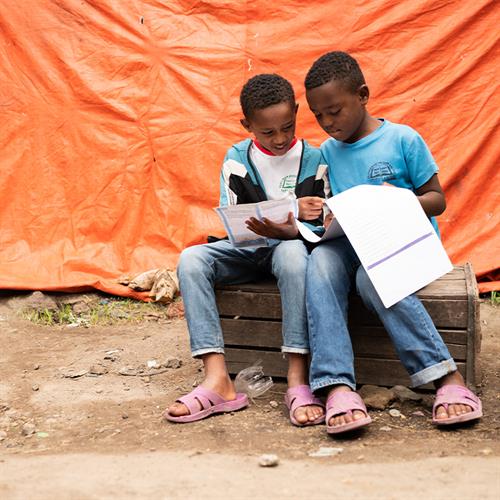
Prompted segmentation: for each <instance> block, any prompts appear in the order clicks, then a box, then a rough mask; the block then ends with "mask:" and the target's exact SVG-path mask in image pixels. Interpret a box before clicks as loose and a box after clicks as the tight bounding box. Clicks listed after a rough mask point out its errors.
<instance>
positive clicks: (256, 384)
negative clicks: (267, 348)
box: [234, 359, 273, 399]
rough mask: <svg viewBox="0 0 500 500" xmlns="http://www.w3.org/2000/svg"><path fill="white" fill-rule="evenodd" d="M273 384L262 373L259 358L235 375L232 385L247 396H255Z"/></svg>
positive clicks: (271, 380) (269, 378)
mask: <svg viewBox="0 0 500 500" xmlns="http://www.w3.org/2000/svg"><path fill="white" fill-rule="evenodd" d="M272 386H273V379H272V378H271V377H266V376H265V375H264V370H263V368H262V361H261V360H260V359H259V360H257V361H255V363H254V364H253V365H251V366H249V367H248V368H244V369H243V370H241V371H240V372H238V374H237V375H236V378H235V379H234V387H235V388H236V392H243V393H245V394H246V395H247V396H248V397H249V398H252V399H253V398H256V397H258V396H261V395H262V394H264V393H265V392H267V391H268V390H269V389H270V388H271V387H272Z"/></svg>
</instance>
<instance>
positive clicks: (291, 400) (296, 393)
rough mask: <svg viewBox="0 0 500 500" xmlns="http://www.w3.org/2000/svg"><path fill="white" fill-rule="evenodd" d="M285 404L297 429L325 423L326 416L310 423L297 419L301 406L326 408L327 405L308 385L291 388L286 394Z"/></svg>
mask: <svg viewBox="0 0 500 500" xmlns="http://www.w3.org/2000/svg"><path fill="white" fill-rule="evenodd" d="M285 404H286V406H287V408H288V410H289V411H290V422H292V424H293V425H296V426H297V427H306V426H308V425H317V424H322V423H323V422H324V421H325V415H324V414H323V415H321V416H320V417H318V418H316V419H315V420H311V421H310V422H305V423H301V422H299V421H298V420H297V419H296V418H295V415H294V414H295V410H296V409H297V408H300V407H301V406H312V405H315V406H321V407H322V408H325V405H324V404H323V403H322V402H321V401H320V400H319V399H318V398H317V397H316V396H314V394H313V393H312V392H311V388H310V387H309V386H308V385H298V386H296V387H290V389H288V390H287V391H286V394H285Z"/></svg>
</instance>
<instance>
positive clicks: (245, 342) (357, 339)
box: [216, 264, 481, 387]
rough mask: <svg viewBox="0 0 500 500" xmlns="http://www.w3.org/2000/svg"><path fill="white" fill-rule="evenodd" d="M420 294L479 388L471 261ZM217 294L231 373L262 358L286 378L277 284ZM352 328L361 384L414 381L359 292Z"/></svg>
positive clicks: (236, 287)
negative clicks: (281, 350)
mask: <svg viewBox="0 0 500 500" xmlns="http://www.w3.org/2000/svg"><path fill="white" fill-rule="evenodd" d="M418 296H419V297H420V299H421V300H422V303H423V304H424V306H425V307H426V309H427V311H428V312H429V314H430V316H431V318H432V320H433V321H434V324H435V325H436V327H437V329H438V331H439V332H440V334H441V336H442V337H443V340H444V341H445V342H446V345H447V346H448V349H449V350H450V353H451V355H452V356H453V358H454V359H455V361H456V363H457V366H458V368H459V370H460V371H461V373H462V374H463V375H464V378H465V380H466V382H467V384H468V385H469V386H471V387H474V386H475V385H476V383H477V382H478V362H477V354H478V352H479V349H480V344H481V334H480V322H479V296H478V291H477V283H476V279H475V276H474V273H473V271H472V267H471V265H470V264H465V265H464V266H457V267H455V268H454V269H453V271H451V272H450V273H448V274H446V275H445V276H443V277H442V278H440V279H438V280H436V281H434V282H433V283H431V284H429V285H428V286H426V287H425V288H423V289H422V290H420V291H419V292H418ZM216 298H217V306H218V309H219V316H220V319H221V324H222V330H223V332H224V342H225V351H226V360H227V364H228V367H229V371H230V373H232V374H235V373H237V372H239V371H240V370H242V369H243V368H245V367H247V366H249V365H251V364H252V363H253V362H254V361H256V360H258V359H260V360H261V361H262V364H263V367H264V372H265V373H266V374H267V375H271V376H274V377H285V376H286V369H287V360H286V358H285V356H284V355H283V354H282V353H281V352H280V347H281V345H282V335H281V301H280V296H279V290H278V288H277V286H276V283H275V282H273V281H266V282H260V283H249V284H245V285H232V286H219V287H217V288H216ZM325 307H328V306H327V305H326V304H325ZM349 330H350V333H351V338H352V343H353V348H354V354H355V359H354V363H355V368H356V378H357V381H358V383H359V384H374V385H382V386H393V385H397V384H401V385H409V384H410V379H409V376H408V374H407V373H406V370H405V369H404V368H403V366H402V364H401V363H400V361H399V359H398V357H397V355H396V352H395V350H394V347H393V345H392V342H391V341H390V339H389V336H388V334H387V333H386V331H385V329H384V327H383V326H382V325H381V323H380V321H379V320H378V318H377V317H375V316H374V315H372V314H371V313H370V312H369V311H368V310H367V309H365V307H364V306H363V304H362V302H361V300H360V298H359V297H358V296H356V295H352V296H351V297H350V299H349Z"/></svg>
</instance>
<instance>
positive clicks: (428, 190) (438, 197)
mask: <svg viewBox="0 0 500 500" xmlns="http://www.w3.org/2000/svg"><path fill="white" fill-rule="evenodd" d="M416 193H417V198H418V201H419V202H420V205H422V208H423V209H424V212H425V213H426V215H427V216H428V217H434V216H436V215H441V214H442V213H443V212H444V211H445V209H446V200H445V197H444V193H443V189H442V188H441V184H440V183H439V179H438V176H437V174H434V175H433V176H432V177H431V178H430V179H429V180H428V181H427V182H426V183H425V184H424V185H423V186H420V187H419V188H418V189H417V190H416Z"/></svg>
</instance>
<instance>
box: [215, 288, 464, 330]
mask: <svg viewBox="0 0 500 500" xmlns="http://www.w3.org/2000/svg"><path fill="white" fill-rule="evenodd" d="M216 299H217V307H218V309H219V314H220V315H221V316H225V317H231V316H233V317H234V316H239V317H242V318H259V319H275V320H279V319H281V300H280V296H279V294H278V293H256V292H245V293H243V292H239V291H232V290H218V291H217V292H216ZM422 304H423V305H424V307H425V308H426V309H427V311H428V312H429V315H430V316H431V318H432V321H433V322H434V324H435V325H436V327H437V328H464V329H465V328H467V301H465V300H449V299H448V300H428V299H422ZM349 322H350V323H351V324H375V325H377V324H380V321H379V320H378V319H377V318H376V317H375V316H373V315H371V314H370V313H369V312H368V311H367V310H366V308H365V307H364V306H363V304H362V302H361V299H360V298H359V297H356V296H353V297H351V299H350V302H349Z"/></svg>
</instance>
